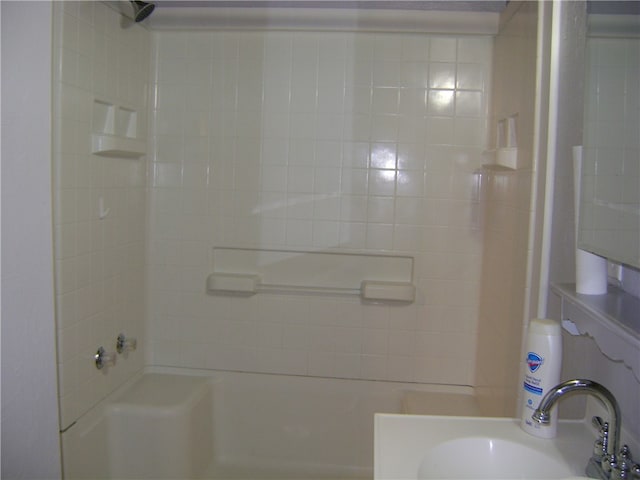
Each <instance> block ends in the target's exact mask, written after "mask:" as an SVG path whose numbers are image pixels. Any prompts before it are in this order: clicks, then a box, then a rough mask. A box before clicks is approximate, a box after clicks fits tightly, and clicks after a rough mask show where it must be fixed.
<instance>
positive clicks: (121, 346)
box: [116, 333, 138, 353]
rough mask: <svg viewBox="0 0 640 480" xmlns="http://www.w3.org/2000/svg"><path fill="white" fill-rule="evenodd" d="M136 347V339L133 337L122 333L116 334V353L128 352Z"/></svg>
mask: <svg viewBox="0 0 640 480" xmlns="http://www.w3.org/2000/svg"><path fill="white" fill-rule="evenodd" d="M137 347H138V341H137V340H136V339H135V338H127V337H125V336H124V333H121V334H120V335H118V338H117V340H116V350H117V351H118V353H124V352H128V351H130V350H135V349H136V348H137Z"/></svg>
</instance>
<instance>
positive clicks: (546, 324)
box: [529, 318, 562, 335]
mask: <svg viewBox="0 0 640 480" xmlns="http://www.w3.org/2000/svg"><path fill="white" fill-rule="evenodd" d="M529 333H535V334H538V335H561V334H562V329H561V327H560V322H559V321H558V320H553V319H550V318H534V319H532V320H531V321H530V322H529Z"/></svg>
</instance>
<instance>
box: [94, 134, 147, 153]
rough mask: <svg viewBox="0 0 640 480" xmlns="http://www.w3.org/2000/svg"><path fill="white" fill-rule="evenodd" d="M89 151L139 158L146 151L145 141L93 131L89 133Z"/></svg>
mask: <svg viewBox="0 0 640 480" xmlns="http://www.w3.org/2000/svg"><path fill="white" fill-rule="evenodd" d="M91 151H92V152H93V153H94V154H95V155H100V156H101V157H125V158H140V157H141V156H143V155H144V154H145V153H146V143H145V142H143V141H142V140H137V139H135V138H127V137H120V136H117V135H107V134H106V133H94V134H92V135H91Z"/></svg>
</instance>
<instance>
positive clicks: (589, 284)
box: [573, 145, 607, 295]
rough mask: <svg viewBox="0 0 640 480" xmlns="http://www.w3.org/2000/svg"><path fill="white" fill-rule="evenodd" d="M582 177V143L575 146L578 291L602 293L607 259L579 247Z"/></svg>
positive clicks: (574, 184)
mask: <svg viewBox="0 0 640 480" xmlns="http://www.w3.org/2000/svg"><path fill="white" fill-rule="evenodd" d="M581 179H582V145H577V146H575V147H573V192H574V209H575V235H576V293H582V294H585V295H602V294H604V293H607V259H606V258H602V257H599V256H598V255H594V254H593V253H591V252H586V251H584V250H580V249H579V248H578V219H579V218H580V186H581V185H580V180H581Z"/></svg>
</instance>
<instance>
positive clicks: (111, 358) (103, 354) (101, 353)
mask: <svg viewBox="0 0 640 480" xmlns="http://www.w3.org/2000/svg"><path fill="white" fill-rule="evenodd" d="M93 361H94V363H95V364H96V368H97V369H98V370H102V369H103V368H104V367H108V366H113V365H115V364H116V354H115V353H108V352H107V351H106V350H105V349H104V348H103V347H100V348H98V351H97V352H96V354H95V355H94V356H93Z"/></svg>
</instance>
